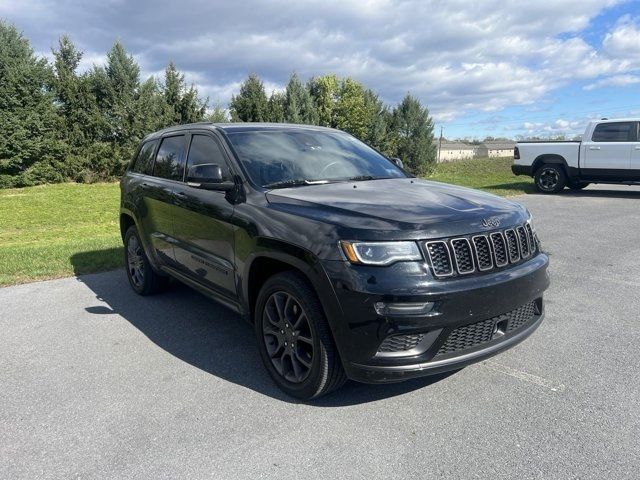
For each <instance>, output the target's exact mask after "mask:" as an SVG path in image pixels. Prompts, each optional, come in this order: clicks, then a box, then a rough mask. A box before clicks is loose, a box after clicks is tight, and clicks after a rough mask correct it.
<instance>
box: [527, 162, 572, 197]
mask: <svg viewBox="0 0 640 480" xmlns="http://www.w3.org/2000/svg"><path fill="white" fill-rule="evenodd" d="M534 181H535V184H536V188H537V189H538V191H539V192H542V193H558V192H561V191H562V190H563V189H564V187H565V185H566V184H567V176H566V175H565V173H564V169H563V168H562V166H560V165H543V166H541V167H540V168H539V169H538V170H537V171H536V173H535V176H534Z"/></svg>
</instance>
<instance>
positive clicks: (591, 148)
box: [589, 147, 600, 150]
mask: <svg viewBox="0 0 640 480" xmlns="http://www.w3.org/2000/svg"><path fill="white" fill-rule="evenodd" d="M589 150H600V147H589Z"/></svg>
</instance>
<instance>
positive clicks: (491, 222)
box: [482, 217, 500, 228]
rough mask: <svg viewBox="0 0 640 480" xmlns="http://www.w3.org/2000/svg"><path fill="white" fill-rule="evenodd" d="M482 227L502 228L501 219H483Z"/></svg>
mask: <svg viewBox="0 0 640 480" xmlns="http://www.w3.org/2000/svg"><path fill="white" fill-rule="evenodd" d="M482 226H483V227H484V228H496V227H499V226H500V219H499V218H498V217H491V218H483V219H482Z"/></svg>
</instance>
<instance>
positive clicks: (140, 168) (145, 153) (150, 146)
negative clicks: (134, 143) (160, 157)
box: [131, 140, 158, 174]
mask: <svg viewBox="0 0 640 480" xmlns="http://www.w3.org/2000/svg"><path fill="white" fill-rule="evenodd" d="M157 144H158V141H157V140H152V141H150V142H146V143H145V144H144V145H142V148H141V149H140V151H139V152H138V156H137V157H136V160H135V161H134V162H133V166H132V167H131V171H132V172H137V173H149V174H150V173H151V170H152V168H153V152H154V150H155V148H156V145H157Z"/></svg>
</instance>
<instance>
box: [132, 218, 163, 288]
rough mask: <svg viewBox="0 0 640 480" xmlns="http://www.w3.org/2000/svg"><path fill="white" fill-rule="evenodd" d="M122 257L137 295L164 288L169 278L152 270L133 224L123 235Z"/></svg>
mask: <svg viewBox="0 0 640 480" xmlns="http://www.w3.org/2000/svg"><path fill="white" fill-rule="evenodd" d="M124 258H125V265H126V268H127V277H128V278H129V284H130V285H131V288H133V290H134V291H135V292H136V293H137V294H138V295H152V294H154V293H158V292H161V291H163V290H166V288H167V286H168V284H169V278H168V277H163V276H161V275H159V274H158V273H156V272H155V271H154V270H153V267H152V266H151V264H150V263H149V259H148V258H147V254H146V253H145V251H144V247H143V246H142V242H141V241H140V236H139V235H138V230H137V229H136V227H135V225H132V226H130V227H129V228H128V229H127V232H126V233H125V235H124Z"/></svg>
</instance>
